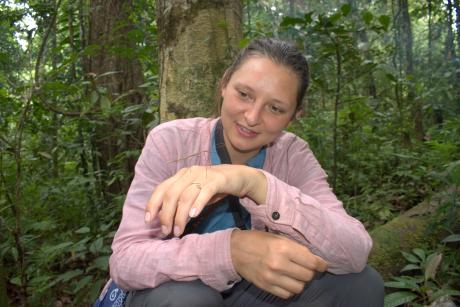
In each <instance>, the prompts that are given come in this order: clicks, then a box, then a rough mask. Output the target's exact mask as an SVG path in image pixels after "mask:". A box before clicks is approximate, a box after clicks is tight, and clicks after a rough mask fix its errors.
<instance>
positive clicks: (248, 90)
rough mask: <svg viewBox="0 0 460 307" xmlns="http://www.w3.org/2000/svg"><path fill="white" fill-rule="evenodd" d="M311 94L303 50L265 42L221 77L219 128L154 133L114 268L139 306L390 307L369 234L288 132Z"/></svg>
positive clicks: (184, 124)
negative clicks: (371, 262) (370, 261)
mask: <svg viewBox="0 0 460 307" xmlns="http://www.w3.org/2000/svg"><path fill="white" fill-rule="evenodd" d="M307 87H308V66H307V62H306V60H305V58H304V56H303V55H302V54H301V53H300V52H299V51H298V50H296V49H295V48H294V47H292V46H291V45H289V44H287V43H285V42H282V41H279V40H275V39H257V40H254V41H252V42H251V43H250V44H249V45H248V46H247V47H246V48H245V49H244V50H242V52H241V53H240V55H239V56H238V58H237V59H236V61H235V62H234V63H233V65H232V66H231V67H230V68H229V69H227V71H226V72H225V74H224V76H223V78H222V81H221V85H220V88H219V90H220V94H221V96H222V106H221V114H220V115H221V116H220V118H217V119H205V118H193V119H184V120H176V121H172V122H168V123H165V124H162V125H159V126H158V127H156V128H155V129H153V130H152V132H151V133H150V134H149V137H148V139H147V141H146V145H145V147H144V149H143V151H142V154H141V156H140V158H139V161H138V163H137V165H136V173H135V178H134V180H133V182H132V185H131V188H130V190H129V192H128V195H127V198H126V202H125V205H124V208H123V218H122V221H121V224H120V227H119V229H118V231H117V234H116V236H115V238H114V242H113V245H112V249H113V254H112V256H111V258H110V272H111V276H112V278H113V280H115V282H116V283H117V284H119V285H120V286H121V287H123V288H126V289H128V290H131V291H130V294H129V297H128V299H127V302H126V304H127V305H128V306H380V305H383V282H382V280H381V278H380V276H379V275H378V274H377V273H376V272H375V271H374V270H373V269H372V268H369V267H367V266H366V261H367V256H368V253H369V251H370V249H371V246H372V241H371V239H370V237H369V235H368V233H367V232H366V230H365V229H364V227H363V225H362V224H361V223H360V222H359V221H357V220H356V219H354V218H352V217H351V216H349V215H347V213H346V212H345V210H344V209H343V206H342V203H341V202H340V201H338V200H337V198H336V196H335V195H334V194H333V192H332V191H331V189H330V187H329V185H328V183H327V181H326V174H325V172H324V171H323V170H322V169H321V167H320V165H319V164H318V162H317V161H316V159H315V157H314V156H313V154H312V152H311V151H310V149H309V147H308V144H307V143H306V142H304V141H303V140H301V139H300V138H298V137H296V136H295V135H293V134H291V133H287V132H284V131H283V130H284V129H285V128H286V127H287V125H288V124H289V123H290V122H291V120H293V119H294V118H295V117H297V116H299V115H300V113H301V112H302V101H303V98H304V95H305V91H306V89H307ZM152 191H153V194H152ZM146 204H148V205H147V207H146Z"/></svg>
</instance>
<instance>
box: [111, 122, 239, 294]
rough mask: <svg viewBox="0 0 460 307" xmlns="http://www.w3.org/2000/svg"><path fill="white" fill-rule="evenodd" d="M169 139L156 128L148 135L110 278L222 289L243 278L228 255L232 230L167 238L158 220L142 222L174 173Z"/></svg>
mask: <svg viewBox="0 0 460 307" xmlns="http://www.w3.org/2000/svg"><path fill="white" fill-rule="evenodd" d="M171 139H174V138H171V136H169V135H168V136H167V137H165V136H164V135H163V134H162V133H161V131H160V132H157V131H155V130H154V131H153V132H151V133H150V135H149V137H148V139H147V143H146V145H145V147H144V149H143V151H142V154H141V156H140V158H139V160H138V163H137V165H136V170H135V177H134V180H133V182H132V184H131V187H130V189H129V192H128V195H127V198H126V201H125V204H124V207H123V217H122V221H121V224H120V226H119V229H118V231H117V233H116V235H115V238H114V241H113V244H112V250H113V253H112V255H111V257H110V274H111V277H112V279H113V280H114V281H115V282H117V283H118V284H119V285H120V286H121V287H123V288H125V289H128V290H131V289H145V288H153V287H156V286H158V285H159V284H161V283H163V282H166V281H169V280H182V281H187V280H194V279H201V280H202V281H203V282H204V283H206V284H208V285H209V286H211V287H213V288H215V289H217V290H220V291H222V290H224V289H227V288H230V287H231V286H232V282H235V281H238V280H240V277H239V275H238V274H237V273H236V272H235V271H234V268H233V265H232V260H231V255H230V236H231V232H232V229H228V230H224V231H218V232H214V233H211V234H204V235H188V236H185V237H183V238H181V239H179V238H171V239H168V240H163V239H162V238H163V237H164V236H163V234H162V232H161V227H160V223H159V220H158V219H154V220H153V221H152V223H150V224H148V225H147V224H145V223H144V214H145V206H146V204H147V202H148V200H149V198H150V196H151V194H152V190H153V189H154V188H155V187H156V186H157V185H158V184H159V183H160V182H163V181H164V180H165V179H166V178H168V177H170V176H171V175H173V174H174V172H175V164H171V162H170V160H172V159H170V156H172V154H170V153H169V152H168V150H169V148H170V147H171Z"/></svg>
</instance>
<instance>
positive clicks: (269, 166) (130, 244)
mask: <svg viewBox="0 0 460 307" xmlns="http://www.w3.org/2000/svg"><path fill="white" fill-rule="evenodd" d="M216 121H217V120H216V119H205V118H192V119H184V120H175V121H171V122H168V123H165V124H162V125H159V126H157V127H156V128H154V129H153V130H152V131H151V132H150V134H149V136H148V138H147V141H146V144H145V146H144V149H143V150H142V154H141V156H140V157H139V160H138V162H137V164H136V170H135V176H134V180H133V182H132V184H131V187H130V189H129V192H128V195H127V197H126V201H125V204H124V207H123V217H122V220H121V224H120V227H119V228H118V231H117V233H116V235H115V238H114V240H113V244H112V250H113V253H112V255H111V257H110V274H111V277H112V279H113V280H114V281H115V282H116V283H118V284H119V285H120V286H121V287H123V288H125V289H128V290H134V289H145V288H154V287H156V286H158V285H159V284H161V283H164V282H166V281H169V280H175V281H189V280H194V279H201V280H202V281H203V282H204V283H205V284H207V285H209V286H211V287H212V288H214V289H217V290H218V291H223V290H225V289H228V288H231V287H232V285H233V284H234V283H235V282H237V281H239V280H241V277H240V276H239V275H238V274H237V273H236V271H235V269H234V267H233V264H232V260H231V256H230V235H231V232H232V231H233V229H226V230H222V231H217V232H213V233H208V234H201V235H199V234H190V235H187V236H185V237H183V238H181V239H179V238H172V239H168V240H163V239H162V233H161V228H160V225H159V222H158V219H157V220H156V221H154V222H153V223H152V224H151V225H146V224H144V209H145V207H146V204H147V201H148V200H149V198H150V196H151V194H152V191H153V190H154V189H155V187H156V186H157V185H158V184H159V183H160V182H162V181H164V180H165V179H167V178H169V177H171V176H173V175H174V174H175V173H176V172H177V171H178V170H180V169H181V168H184V167H189V166H192V165H210V164H211V162H210V155H209V147H210V140H211V131H212V128H213V127H214V125H215V123H216ZM263 172H264V174H265V176H266V178H267V181H268V191H267V203H266V204H260V205H256V204H255V203H254V202H253V201H252V200H250V199H249V198H242V199H241V200H240V202H241V204H242V205H243V206H244V207H245V208H246V210H247V211H248V212H249V213H250V214H251V223H252V227H253V229H258V230H265V229H266V228H268V229H269V230H270V231H271V232H275V233H282V234H284V235H286V236H287V237H290V238H291V239H293V240H295V241H297V242H300V243H302V244H304V245H305V246H307V247H308V248H309V249H310V250H311V251H312V252H313V253H315V254H317V255H319V256H321V257H322V258H323V259H325V260H326V261H327V262H328V264H329V268H328V271H329V272H331V273H335V274H345V273H351V272H359V271H361V270H362V269H363V268H364V266H365V265H366V262H367V256H368V254H369V251H370V249H371V247H372V240H371V238H370V237H369V234H368V233H367V232H366V230H365V229H364V227H363V225H362V224H361V223H360V222H359V221H358V220H356V219H355V218H353V217H351V216H349V215H348V214H347V213H346V211H345V210H344V208H343V206H342V203H341V202H340V201H339V200H337V198H336V196H335V195H334V193H333V192H332V191H331V188H330V187H329V184H328V183H327V181H326V173H325V172H324V171H323V169H322V168H321V166H320V165H319V164H318V162H317V160H316V158H315V157H314V155H313V153H312V152H311V150H310V149H309V147H308V144H307V143H306V142H305V141H303V140H302V139H300V138H298V137H297V136H295V135H294V134H292V133H288V132H283V133H282V134H281V136H280V137H279V138H278V139H277V140H276V141H275V142H274V143H273V144H272V145H271V146H270V147H269V148H267V156H266V159H265V163H264V167H263ZM274 212H277V213H275V214H273V213H274ZM273 216H274V217H275V218H276V217H278V219H273Z"/></svg>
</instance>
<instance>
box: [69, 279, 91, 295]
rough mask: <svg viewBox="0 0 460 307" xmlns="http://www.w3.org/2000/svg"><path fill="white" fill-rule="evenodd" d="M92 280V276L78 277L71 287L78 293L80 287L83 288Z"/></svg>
mask: <svg viewBox="0 0 460 307" xmlns="http://www.w3.org/2000/svg"><path fill="white" fill-rule="evenodd" d="M92 281H93V277H92V276H85V277H83V278H82V279H80V280H79V281H78V282H77V284H76V285H75V289H73V293H78V292H79V291H80V290H81V289H83V288H85V287H86V286H88V285H90V284H91V282H92Z"/></svg>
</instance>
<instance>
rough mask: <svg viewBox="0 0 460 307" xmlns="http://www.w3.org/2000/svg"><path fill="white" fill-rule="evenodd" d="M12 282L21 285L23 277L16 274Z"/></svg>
mask: <svg viewBox="0 0 460 307" xmlns="http://www.w3.org/2000/svg"><path fill="white" fill-rule="evenodd" d="M10 283H12V284H13V285H16V286H20V285H21V278H19V276H15V277H13V278H11V279H10Z"/></svg>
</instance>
